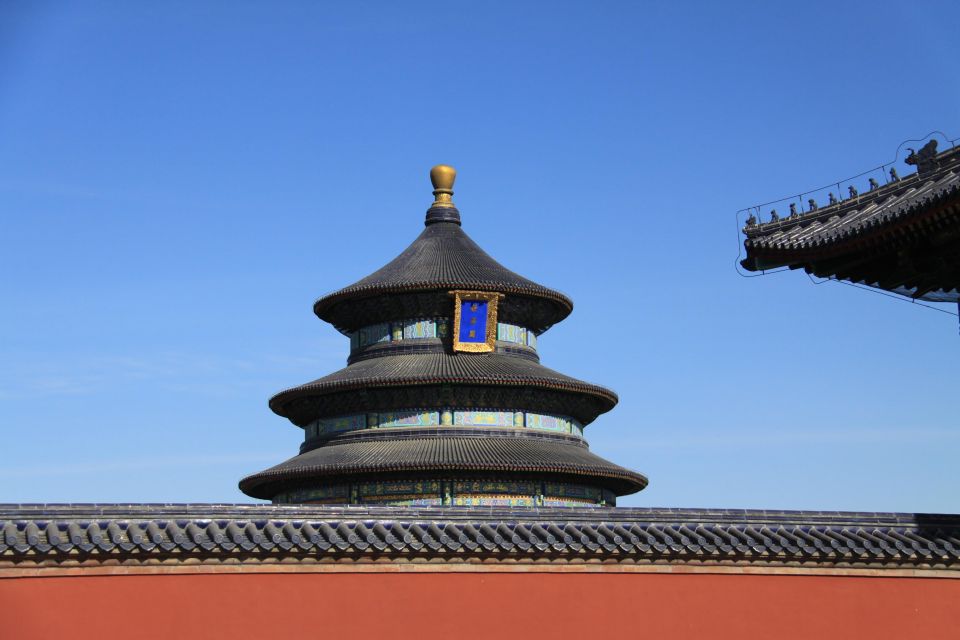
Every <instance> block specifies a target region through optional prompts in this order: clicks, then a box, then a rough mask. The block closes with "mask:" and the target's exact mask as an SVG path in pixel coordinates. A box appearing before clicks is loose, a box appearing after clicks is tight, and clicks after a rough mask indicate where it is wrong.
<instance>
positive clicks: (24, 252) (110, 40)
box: [0, 2, 960, 512]
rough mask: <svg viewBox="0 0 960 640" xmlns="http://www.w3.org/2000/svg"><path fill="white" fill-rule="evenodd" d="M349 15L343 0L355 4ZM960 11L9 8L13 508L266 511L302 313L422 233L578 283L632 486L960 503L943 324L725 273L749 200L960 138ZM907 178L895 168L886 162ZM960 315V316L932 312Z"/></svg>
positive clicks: (566, 328) (0, 125) (2, 66)
mask: <svg viewBox="0 0 960 640" xmlns="http://www.w3.org/2000/svg"><path fill="white" fill-rule="evenodd" d="M348 4H349V6H343V5H348ZM958 21H960V9H958V6H957V5H956V4H955V3H950V2H942V3H932V2H913V3H884V4H881V5H878V4H877V3H843V4H842V5H841V4H839V3H817V2H808V3H791V4H790V5H789V6H788V5H786V4H785V3H767V2H756V3H722V4H720V3H717V4H714V3H691V4H686V5H681V4H680V3H657V4H655V3H627V2H624V3H606V4H597V3H542V4H535V3H526V4H520V3H450V2H446V3H413V4H409V5H408V4H402V6H401V4H400V3H356V4H355V5H354V4H353V3H329V4H322V3H308V2H303V3H294V2H289V3H245V2H238V3H204V2H196V3H194V2H191V3H188V2H180V3H178V2H173V3H162V4H147V3H121V2H113V3H96V2H91V3H52V2H51V3H44V2H37V3H34V2H29V3H28V2H8V3H4V4H3V5H2V6H0V140H2V144H0V274H2V275H0V300H2V307H0V309H2V313H0V335H2V336H3V337H2V339H0V432H2V435H3V442H4V445H3V447H2V448H0V501H9V502H19V501H53V502H68V501H136V502H141V501H142V502H165V501H174V502H189V501H200V502H206V501H210V502H221V501H223V502H235V501H246V500H247V499H246V498H245V496H243V495H242V494H241V493H240V492H239V491H238V490H237V488H236V482H237V480H238V479H239V478H240V477H241V476H243V475H246V474H248V473H251V472H254V471H258V470H260V469H262V468H265V467H267V466H270V465H272V464H274V463H276V462H279V461H281V460H283V459H285V458H286V457H289V456H290V455H293V454H294V453H295V452H296V448H297V446H298V444H299V441H300V438H301V432H300V430H299V429H297V428H295V427H293V426H292V425H290V424H289V423H288V422H286V421H285V420H283V419H282V418H279V417H277V416H275V415H273V414H272V413H271V412H270V411H269V409H268V408H267V399H268V398H269V397H270V396H271V395H272V394H273V393H275V392H277V391H279V390H281V389H283V388H286V387H289V386H292V385H295V384H298V383H301V382H305V381H307V380H311V379H314V378H316V377H319V376H321V375H324V374H326V373H328V372H331V371H333V370H335V369H337V368H339V367H341V366H343V364H344V361H345V359H346V355H347V349H348V343H347V340H346V338H344V337H342V336H341V335H340V334H338V333H337V332H335V331H334V330H333V329H332V328H331V327H329V326H328V325H326V324H324V323H322V322H321V321H319V320H318V319H317V318H316V317H315V316H313V314H312V312H311V305H312V302H313V301H314V299H316V298H317V297H319V296H320V295H322V294H324V293H326V292H329V291H331V290H333V289H336V288H338V287H340V286H343V285H346V284H348V283H350V282H353V281H354V280H356V279H358V278H360V277H362V276H364V275H366V274H367V273H369V272H371V271H373V270H375V269H376V268H378V267H379V266H381V265H382V264H383V263H385V262H386V261H388V260H389V259H391V258H392V257H393V256H395V255H396V254H397V253H399V252H400V251H401V250H402V249H403V248H404V247H405V246H406V245H407V244H408V243H409V242H410V241H412V240H413V238H414V237H416V235H417V234H418V233H419V232H420V229H421V228H422V219H423V213H424V211H425V209H426V207H427V206H428V205H429V203H430V201H431V196H430V186H429V182H428V178H427V174H428V171H429V168H430V167H431V166H432V165H434V164H437V163H449V164H453V165H454V166H456V167H457V169H458V170H459V177H458V181H457V185H456V195H455V198H454V199H455V201H456V202H457V204H458V205H459V207H460V210H461V213H462V215H463V219H464V228H465V230H466V231H467V232H468V233H469V234H470V235H471V236H472V237H473V238H474V239H475V240H476V241H477V242H479V243H480V244H481V246H483V247H484V248H486V249H487V251H488V252H489V253H491V255H493V256H494V257H495V258H497V259H498V260H500V261H501V262H502V263H504V264H505V265H506V266H508V267H510V268H512V269H514V270H515V271H518V272H519V273H522V274H524V275H526V276H527V277H530V278H532V279H534V280H537V281H539V282H541V283H543V284H545V285H547V286H551V287H554V288H557V289H560V290H562V291H564V292H565V293H567V294H568V295H570V296H571V297H572V298H573V299H574V302H575V304H576V308H575V310H574V312H573V314H572V315H571V316H570V318H568V319H567V320H566V321H565V322H563V323H562V324H560V325H558V326H556V327H554V328H553V329H551V330H550V331H549V332H548V333H546V334H545V335H544V336H542V337H541V341H540V348H541V355H542V359H543V362H544V364H546V365H547V366H549V367H551V368H554V369H557V370H559V371H562V372H565V373H568V374H571V375H574V376H577V377H580V378H582V379H585V380H589V381H592V382H597V383H601V384H604V385H606V386H608V387H610V388H612V389H614V390H616V391H617V392H618V393H619V395H620V398H621V402H620V404H619V406H618V407H617V408H616V409H614V410H613V411H612V412H610V413H608V414H606V415H604V416H602V417H601V418H600V419H598V420H597V421H596V422H595V423H594V424H592V425H591V426H590V427H588V429H587V435H588V438H589V440H590V442H591V446H592V448H593V450H594V451H596V452H598V453H600V454H601V455H604V456H606V457H608V458H610V459H612V460H614V461H616V462H618V463H620V464H623V465H625V466H629V467H631V468H634V469H636V470H638V471H641V472H643V473H645V474H647V475H648V476H649V477H650V479H651V483H650V486H649V488H648V489H647V490H645V491H643V492H641V493H640V494H637V495H635V496H633V497H630V498H627V499H625V500H623V501H622V503H621V504H626V505H636V506H641V505H649V506H678V507H680V506H682V507H730V508H785V509H791V508H792V509H853V510H897V511H948V512H954V511H958V510H960V504H958V498H957V492H956V487H957V486H958V484H960V469H958V466H957V465H956V458H957V452H958V450H960V424H958V419H957V412H956V408H955V406H954V402H955V399H956V393H957V380H958V378H957V373H956V360H957V351H958V344H960V343H958V340H960V338H958V326H957V318H956V317H953V316H950V315H947V314H944V313H938V312H935V311H931V310H928V309H923V308H920V307H918V306H916V305H911V304H909V303H905V302H900V301H896V300H891V299H889V298H885V297H882V296H880V295H874V294H871V293H867V292H862V291H857V290H855V289H852V288H850V287H844V286H841V285H838V284H834V283H826V284H822V285H819V286H818V285H815V284H813V283H812V282H811V281H810V280H809V279H808V278H807V277H806V276H805V275H803V274H802V273H796V272H787V273H780V274H775V275H770V276H767V277H762V278H752V279H746V278H742V277H740V276H739V275H738V274H737V272H736V271H735V269H734V263H735V258H736V254H737V247H738V242H740V239H739V238H737V237H736V235H735V226H736V222H735V219H734V217H735V213H736V211H737V210H738V209H741V208H743V207H746V206H749V205H752V204H756V203H759V202H764V201H767V200H773V199H775V198H778V197H781V196H785V195H788V194H792V193H797V192H799V191H802V190H806V189H809V188H812V187H816V186H819V185H821V184H825V183H829V182H832V181H835V180H838V179H841V178H844V177H846V176H850V175H853V174H856V173H859V172H861V171H863V170H865V169H868V168H870V167H873V166H876V165H879V164H881V163H883V162H888V161H890V160H891V159H892V158H893V156H894V154H895V152H896V149H897V146H898V145H899V144H900V143H901V142H902V141H903V140H905V139H908V138H917V137H920V136H923V135H924V134H926V133H927V132H929V131H931V130H935V129H938V130H942V131H944V132H946V133H947V135H948V136H950V137H953V138H955V137H957V136H960V117H958V107H960V84H958V83H957V82H956V64H955V62H956V60H957V59H960V44H958V41H957V39H956V37H955V35H956V34H955V25H956V24H957V23H958ZM899 166H900V168H901V173H904V174H905V173H907V172H908V171H909V169H908V167H906V166H904V165H902V164H900V165H899ZM944 308H945V309H946V310H950V311H955V310H956V308H955V307H953V308H951V307H944Z"/></svg>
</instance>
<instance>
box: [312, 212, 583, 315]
mask: <svg viewBox="0 0 960 640" xmlns="http://www.w3.org/2000/svg"><path fill="white" fill-rule="evenodd" d="M455 289H468V290H476V291H488V292H497V293H503V294H506V295H508V296H510V295H513V296H522V297H527V298H532V299H535V300H538V301H540V302H541V303H542V305H543V306H544V307H545V311H544V312H543V315H544V317H543V318H541V319H538V324H540V325H541V326H539V327H537V328H536V329H537V331H538V332H539V331H543V330H545V329H546V328H547V327H549V326H551V325H553V324H555V323H557V322H559V321H561V320H563V319H564V318H565V317H567V316H568V315H569V314H570V312H571V311H572V310H573V301H571V300H570V298H568V297H567V296H565V295H564V294H562V293H560V292H559V291H554V290H553V289H549V288H547V287H544V286H543V285H540V284H537V283H536V282H533V281H532V280H529V279H527V278H524V277H523V276H521V275H519V274H517V273H515V272H513V271H511V270H510V269H507V268H506V267H504V266H503V265H501V264H500V263H499V262H497V261H496V260H494V259H493V258H492V257H490V255H488V254H487V253H486V252H485V251H484V250H483V249H482V248H481V247H480V246H479V245H478V244H477V243H476V242H474V241H473V239H471V238H470V236H468V235H467V234H466V233H465V232H464V231H463V229H461V228H460V225H459V224H454V223H449V222H441V223H436V224H429V225H428V226H427V227H426V228H425V229H424V230H423V232H422V233H421V234H420V235H419V236H418V237H417V238H416V239H415V240H414V241H413V242H412V243H411V244H410V245H409V246H408V247H407V248H406V249H404V251H403V252H402V253H400V255H398V256H397V257H396V258H394V259H393V260H391V261H390V262H389V263H387V264H386V265H384V266H383V267H381V268H380V269H378V270H377V271H375V272H374V273H372V274H370V275H368V276H367V277H365V278H362V279H361V280H359V281H357V282H355V283H353V284H351V285H349V286H347V287H344V288H342V289H339V290H337V291H335V292H333V293H331V294H328V295H325V296H323V297H321V298H320V299H319V300H317V301H316V302H315V303H314V305H313V310H314V313H316V314H317V316H318V317H319V318H320V319H322V320H324V321H326V322H330V323H331V324H333V325H335V326H337V327H338V328H344V326H345V325H346V324H347V322H346V318H347V317H348V316H349V312H348V310H345V309H344V308H343V307H342V305H343V304H344V303H348V302H351V301H358V300H362V299H366V298H375V297H384V296H387V297H388V296H401V295H404V294H415V293H430V292H438V293H441V294H443V295H445V294H446V293H447V292H448V291H451V290H455Z"/></svg>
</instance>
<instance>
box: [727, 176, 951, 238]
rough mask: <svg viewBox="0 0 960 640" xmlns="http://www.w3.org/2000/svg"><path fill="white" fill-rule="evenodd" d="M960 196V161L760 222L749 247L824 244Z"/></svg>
mask: <svg viewBox="0 0 960 640" xmlns="http://www.w3.org/2000/svg"><path fill="white" fill-rule="evenodd" d="M958 195H960V165H953V168H952V169H950V170H948V171H945V172H943V173H941V174H939V175H935V176H932V177H930V178H929V179H926V178H923V179H921V178H918V177H917V176H916V175H914V176H910V177H909V178H904V179H903V180H902V181H901V182H900V183H892V184H890V185H887V186H886V187H882V188H881V189H879V190H877V192H876V193H875V194H873V193H867V194H863V195H861V196H860V197H858V198H857V199H852V200H845V201H843V202H842V203H839V204H837V205H833V206H831V207H824V208H822V209H818V210H816V211H810V212H807V213H805V214H803V215H801V216H799V217H797V218H792V219H791V218H784V219H781V220H780V221H779V222H774V223H767V224H762V225H757V228H756V229H750V228H748V229H747V231H746V234H747V240H746V243H745V245H746V247H747V248H748V250H750V249H759V248H769V249H777V250H781V251H789V250H791V249H811V248H826V247H829V246H831V245H838V244H842V243H843V242H846V241H848V240H850V239H853V238H855V237H858V236H860V235H862V234H864V233H867V232H870V231H875V230H879V229H880V228H881V227H884V226H889V225H893V224H894V223H896V222H899V221H901V220H903V219H904V218H908V217H909V216H911V215H913V214H914V213H916V212H918V211H922V210H925V209H927V208H929V207H930V206H932V205H934V204H937V203H939V202H942V201H944V200H947V199H949V198H956V197H957V196H958Z"/></svg>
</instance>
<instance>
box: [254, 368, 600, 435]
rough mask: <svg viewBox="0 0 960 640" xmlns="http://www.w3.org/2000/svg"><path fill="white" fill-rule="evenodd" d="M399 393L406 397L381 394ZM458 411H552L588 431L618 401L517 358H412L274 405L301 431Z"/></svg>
mask: <svg viewBox="0 0 960 640" xmlns="http://www.w3.org/2000/svg"><path fill="white" fill-rule="evenodd" d="M442 387H446V388H442ZM396 388H407V389H408V392H406V393H402V394H389V393H378V391H380V390H388V389H396ZM470 389H473V390H472V391H471V390H470ZM497 389H501V390H504V391H502V392H498V391H497ZM361 390H362V391H363V392H364V393H362V394H361V393H357V392H358V391H361ZM444 394H445V395H444ZM392 396H396V397H392ZM517 403H520V404H517ZM454 404H456V405H459V406H477V407H490V408H512V409H525V410H535V409H544V410H553V411H555V412H558V413H561V414H564V415H570V416H571V417H573V418H576V419H577V420H578V421H579V422H580V423H581V424H584V425H586V424H589V423H590V422H592V421H593V420H595V419H596V417H597V416H598V415H599V414H601V413H605V412H607V411H609V410H610V409H612V408H613V407H614V406H615V405H616V404H617V394H615V393H614V392H613V391H610V390H609V389H605V388H604V387H601V386H598V385H594V384H590V383H587V382H583V381H581V380H577V379H576V378H571V377H570V376H566V375H564V374H562V373H558V372H557V371H554V370H553V369H549V368H547V367H544V366H543V365H541V364H539V363H537V362H534V361H532V360H529V359H526V358H521V357H517V356H511V355H506V354H500V353H484V354H476V353H465V354H453V353H414V354H406V355H394V356H383V357H380V358H371V359H369V360H361V361H360V362H355V363H353V364H351V365H350V366H348V367H346V368H344V369H341V370H339V371H336V372H334V373H331V374H330V375H328V376H324V377H322V378H319V379H317V380H314V381H313V382H308V383H307V384H303V385H300V386H298V387H293V388H292V389H287V390H285V391H281V392H280V393H278V394H277V395H275V396H274V397H273V398H271V399H270V408H271V409H272V410H273V411H274V413H276V414H278V415H281V416H283V417H285V418H289V419H290V420H291V421H292V422H294V423H295V424H299V425H301V426H302V425H304V424H306V423H308V422H309V421H311V420H315V419H316V418H319V417H326V416H335V415H341V414H346V413H350V412H354V411H367V410H371V411H379V410H387V409H402V408H410V407H424V408H427V407H439V406H443V405H448V406H453V405H454Z"/></svg>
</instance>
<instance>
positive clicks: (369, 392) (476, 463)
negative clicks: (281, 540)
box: [240, 165, 647, 507]
mask: <svg viewBox="0 0 960 640" xmlns="http://www.w3.org/2000/svg"><path fill="white" fill-rule="evenodd" d="M455 177H456V172H455V171H454V169H453V168H452V167H448V166H445V165H440V166H437V167H434V168H433V169H432V170H431V172H430V178H431V180H432V182H433V186H434V192H433V194H434V196H435V201H434V203H433V205H432V206H431V207H430V208H429V209H428V210H427V215H426V221H425V225H426V228H425V229H424V230H423V232H422V233H421V234H420V236H419V237H418V238H417V239H416V240H414V241H413V243H412V244H411V245H410V246H409V247H407V249H406V250H405V251H403V253H401V254H400V255H399V256H397V257H396V258H395V259H394V260H393V261H391V262H390V263H389V264H387V265H386V266H384V267H383V268H381V269H380V270H378V271H376V272H375V273H372V274H371V275H369V276H367V277H366V278H363V279H362V280H360V281H358V282H355V283H354V284H352V285H350V286H348V287H344V288H343V289H340V290H338V291H335V292H334V293H331V294H329V295H327V296H324V297H322V298H320V299H319V300H317V302H316V303H315V304H314V306H313V310H314V312H315V313H316V314H317V316H319V317H320V319H321V320H324V321H326V322H329V323H331V324H332V325H333V326H334V327H336V328H337V329H338V330H339V331H340V332H342V333H343V334H344V335H346V336H348V337H349V339H350V356H349V358H348V359H347V367H346V368H344V369H341V370H339V371H337V372H335V373H332V374H330V375H327V376H324V377H322V378H319V379H318V380H314V381H313V382H308V383H306V384H302V385H300V386H297V387H293V388H291V389H287V390H286V391H282V392H280V393H278V394H277V395H275V396H274V397H273V398H271V400H270V408H271V409H272V410H273V411H274V413H276V414H278V415H280V416H283V417H284V418H287V419H288V420H290V421H291V422H292V423H293V424H295V425H297V426H298V427H300V428H302V429H303V431H304V442H303V445H301V447H300V453H299V455H297V456H295V457H293V458H290V459H289V460H287V461H286V462H282V463H280V464H278V465H277V466H275V467H272V468H270V469H267V470H265V471H261V472H260V473H256V474H254V475H251V476H248V477H246V478H244V479H243V480H241V481H240V489H241V490H242V491H243V492H244V493H246V494H247V495H249V496H252V497H254V498H262V499H268V500H271V501H273V502H274V503H322V504H381V505H407V506H431V505H491V506H492V505H497V506H540V505H544V506H571V507H583V506H591V505H594V506H614V505H615V504H616V499H617V496H622V495H626V494H630V493H635V492H637V491H640V490H641V489H643V488H644V487H645V486H646V484H647V479H646V478H645V477H644V476H642V475H640V474H639V473H635V472H633V471H630V470H628V469H624V468H623V467H620V466H617V465H615V464H613V463H611V462H608V461H607V460H604V459H603V458H601V457H599V456H597V455H595V454H593V453H591V451H590V449H589V447H588V445H587V441H586V440H585V438H584V429H585V428H586V426H587V425H589V424H590V423H592V422H593V421H594V420H595V419H596V418H597V416H599V415H600V414H602V413H605V412H607V411H609V410H610V409H612V408H613V407H614V405H616V403H617V396H616V394H615V393H613V392H612V391H610V390H609V389H605V388H603V387H600V386H597V385H594V384H590V383H587V382H583V381H581V380H577V379H575V378H571V377H569V376H566V375H564V374H562V373H558V372H556V371H553V370H552V369H548V368H547V367H544V366H543V365H541V364H540V356H539V353H538V351H537V337H538V336H539V335H540V334H542V333H543V332H544V331H546V330H547V329H549V328H550V326H552V325H553V324H555V323H557V322H560V321H561V320H563V319H564V318H566V317H567V315H569V314H570V312H571V310H572V309H573V303H572V302H571V300H570V299H569V298H567V297H566V296H565V295H563V294H562V293H559V292H557V291H554V290H552V289H548V288H547V287H544V286H542V285H539V284H537V283H535V282H532V281H531V280H527V279H526V278H524V277H522V276H520V275H517V274H516V273H514V272H512V271H510V270H509V269H506V268H504V267H503V266H502V265H500V264H499V263H498V262H497V261H495V260H494V259H493V258H491V257H490V256H489V255H487V254H486V252H484V251H483V249H481V248H480V247H479V246H478V245H477V244H476V243H475V242H474V241H473V240H471V239H470V237H469V236H468V235H467V234H466V233H464V231H463V229H462V228H461V224H460V212H459V211H458V210H457V208H456V207H455V206H454V204H453V202H452V195H453V190H452V187H453V182H454V179H455Z"/></svg>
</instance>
